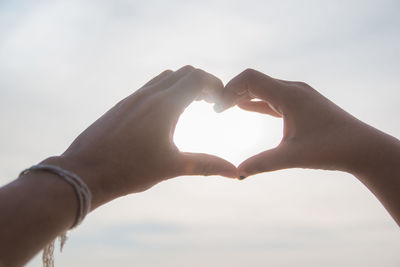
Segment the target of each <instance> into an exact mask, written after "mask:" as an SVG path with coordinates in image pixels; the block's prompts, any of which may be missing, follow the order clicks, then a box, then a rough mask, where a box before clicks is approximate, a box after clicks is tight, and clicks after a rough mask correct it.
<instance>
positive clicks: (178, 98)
mask: <svg viewBox="0 0 400 267" xmlns="http://www.w3.org/2000/svg"><path fill="white" fill-rule="evenodd" d="M223 87H224V85H223V83H222V81H221V80H220V79H218V78H217V77H215V76H214V75H212V74H210V73H207V72H205V71H203V70H200V69H194V70H192V71H191V72H190V73H188V74H186V75H185V76H184V77H182V78H181V79H180V80H179V81H178V82H177V83H175V84H174V85H173V86H172V87H171V88H169V89H168V92H167V95H168V97H170V99H171V100H172V104H173V105H174V106H175V107H176V108H177V109H178V110H180V111H183V110H184V109H185V108H186V107H187V106H188V105H189V104H190V103H192V102H193V101H194V100H195V99H196V98H197V97H199V96H201V95H202V94H208V95H217V94H218V92H221V91H222V89H223Z"/></svg>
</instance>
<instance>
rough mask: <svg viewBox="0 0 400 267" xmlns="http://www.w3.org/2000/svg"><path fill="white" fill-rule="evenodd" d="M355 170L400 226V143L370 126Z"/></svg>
mask: <svg viewBox="0 0 400 267" xmlns="http://www.w3.org/2000/svg"><path fill="white" fill-rule="evenodd" d="M364 131H365V133H366V135H365V136H364V137H363V138H365V139H364V140H362V142H363V143H364V146H363V147H361V148H360V149H359V153H358V159H357V160H356V161H355V162H356V164H355V166H354V168H353V169H352V170H351V173H352V174H354V175H355V176H356V177H357V178H358V179H359V180H360V181H361V182H362V183H363V184H365V185H366V186H367V187H368V189H369V190H370V191H371V192H372V193H374V195H375V196H376V197H377V198H378V199H379V201H380V202H381V203H382V204H383V205H384V207H385V208H386V209H387V210H388V212H389V213H390V214H391V216H392V217H393V218H394V220H395V221H396V222H397V224H398V225H399V226H400V141H399V140H398V139H396V138H394V137H392V136H390V135H388V134H385V133H383V132H381V131H379V130H377V129H374V128H372V127H370V126H368V125H365V126H364Z"/></svg>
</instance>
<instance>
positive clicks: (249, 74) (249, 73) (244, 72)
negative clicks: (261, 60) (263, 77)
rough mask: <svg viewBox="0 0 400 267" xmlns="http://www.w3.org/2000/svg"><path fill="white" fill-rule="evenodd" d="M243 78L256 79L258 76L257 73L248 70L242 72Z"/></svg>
mask: <svg viewBox="0 0 400 267" xmlns="http://www.w3.org/2000/svg"><path fill="white" fill-rule="evenodd" d="M242 74H243V76H245V77H249V78H250V77H254V76H255V75H256V74H257V71H256V70H255V69H252V68H247V69H245V70H244V71H243V72H242Z"/></svg>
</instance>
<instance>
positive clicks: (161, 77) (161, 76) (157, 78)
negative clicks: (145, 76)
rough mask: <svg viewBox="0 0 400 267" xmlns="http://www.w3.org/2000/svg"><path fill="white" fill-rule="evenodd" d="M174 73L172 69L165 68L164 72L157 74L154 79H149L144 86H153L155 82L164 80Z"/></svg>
mask: <svg viewBox="0 0 400 267" xmlns="http://www.w3.org/2000/svg"><path fill="white" fill-rule="evenodd" d="M172 73H174V72H173V71H172V70H164V71H163V72H161V73H160V74H159V75H157V76H156V77H154V78H153V79H151V80H150V81H148V82H147V83H146V84H145V85H143V86H142V87H147V86H151V85H153V84H155V83H158V82H160V81H162V80H164V79H165V78H166V77H168V76H169V75H171V74H172Z"/></svg>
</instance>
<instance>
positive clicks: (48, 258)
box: [19, 164, 92, 267]
mask: <svg viewBox="0 0 400 267" xmlns="http://www.w3.org/2000/svg"><path fill="white" fill-rule="evenodd" d="M32 171H48V172H51V173H53V174H56V175H58V176H59V177H60V178H62V179H63V180H64V181H66V182H67V183H69V184H70V185H71V186H72V187H73V188H74V190H75V193H76V196H77V198H78V202H79V209H78V212H77V216H76V219H75V222H74V224H73V225H72V226H71V228H70V229H73V228H75V227H76V226H78V225H79V224H80V223H81V222H82V221H83V219H85V217H86V215H87V214H88V213H89V212H90V205H91V202H92V193H91V192H90V190H89V187H88V186H87V185H86V184H85V183H84V182H83V181H82V179H81V178H79V176H78V175H76V174H74V173H72V172H70V171H67V170H64V169H62V168H60V167H58V166H55V165H47V164H38V165H34V166H32V167H30V168H27V169H25V170H23V171H22V172H21V173H20V175H19V177H21V176H22V175H24V174H27V173H29V172H32ZM59 239H60V250H61V251H62V248H63V246H64V244H65V242H66V240H67V235H66V232H64V233H62V234H61V235H60V236H59ZM54 241H55V240H53V241H52V242H50V243H49V244H48V245H46V246H45V247H44V249H43V255H42V262H43V266H44V267H53V266H54V256H53V255H54Z"/></svg>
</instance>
